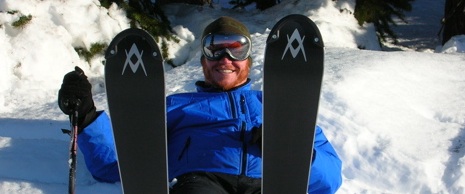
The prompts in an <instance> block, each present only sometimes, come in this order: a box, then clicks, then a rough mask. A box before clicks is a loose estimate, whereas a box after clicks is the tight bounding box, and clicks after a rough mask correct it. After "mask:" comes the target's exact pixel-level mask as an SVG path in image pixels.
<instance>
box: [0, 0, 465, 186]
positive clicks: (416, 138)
mask: <svg viewBox="0 0 465 194" xmlns="http://www.w3.org/2000/svg"><path fill="white" fill-rule="evenodd" d="M225 1H226V0H225ZM222 2H223V1H220V0H218V1H213V3H214V7H213V8H210V7H208V6H204V7H199V6H192V5H181V4H177V5H169V6H167V7H165V10H166V14H167V16H168V18H169V20H170V21H171V22H172V26H173V29H174V31H175V32H176V33H177V36H178V38H179V39H180V42H179V43H170V52H171V55H170V58H172V59H173V61H174V63H175V64H177V65H180V66H179V67H177V68H174V69H173V68H171V67H169V66H168V65H166V79H167V82H166V92H167V94H173V93H179V92H191V91H194V90H195V88H194V84H193V83H194V81H196V80H201V79H202V77H203V75H202V71H201V67H200V64H199V57H200V52H199V49H198V48H199V41H198V38H199V36H200V34H201V31H202V30H203V28H204V27H205V26H206V25H207V24H208V23H209V22H211V21H213V20H214V19H216V18H217V17H218V16H221V15H227V16H232V17H235V18H237V19H238V20H240V21H243V22H244V23H245V24H246V25H247V26H248V27H249V29H250V31H251V33H252V39H253V45H254V47H253V53H252V57H253V59H254V63H253V68H252V70H251V75H250V77H251V78H252V79H253V89H257V90H261V88H262V84H263V80H262V71H263V55H264V48H265V40H266V38H267V36H268V33H269V31H270V29H271V28H272V27H273V25H274V24H275V23H276V22H277V21H278V20H279V19H281V18H282V17H284V16H286V15H288V14H295V13H298V14H303V15H305V16H308V17H309V18H311V19H312V20H314V21H315V23H316V24H317V25H318V27H319V28H320V31H321V33H322V35H323V39H324V42H325V46H326V50H325V74H324V83H323V88H322V94H321V101H320V108H319V116H318V124H319V125H320V126H321V127H322V128H323V130H324V132H325V134H326V136H327V137H328V139H329V140H330V141H331V143H332V144H333V146H334V147H335V149H336V151H337V152H338V154H339V156H340V157H341V159H342V161H343V169H342V176H343V184H342V186H341V188H340V189H339V191H338V193H340V194H346V193H347V194H349V193H350V194H353V193H454V194H455V193H465V76H464V75H465V54H464V53H465V35H461V36H460V35H459V36H455V37H454V38H453V39H452V40H451V41H449V42H448V43H447V44H445V45H444V46H441V45H440V41H439V40H438V37H436V32H437V31H438V30H439V28H440V24H438V22H439V21H440V19H441V17H442V14H443V13H442V10H443V5H444V0H416V1H415V2H414V3H413V11H412V12H410V13H407V18H406V19H407V20H408V21H409V23H408V24H402V25H399V26H398V27H397V28H396V29H395V31H397V32H398V33H399V42H400V43H399V45H388V47H389V48H381V47H380V46H379V44H378V42H377V38H376V33H375V31H374V27H373V25H371V24H364V25H363V26H359V25H358V24H357V21H356V20H355V19H354V17H353V15H352V14H353V10H354V6H355V1H354V0H339V1H333V0H312V1H294V0H283V1H282V3H281V4H279V5H277V6H275V7H273V8H270V9H268V10H265V11H258V10H255V9H254V8H253V7H247V8H246V9H235V10H231V9H229V8H225V6H224V4H222ZM426 10H428V11H426ZM27 15H31V16H32V20H31V21H30V22H29V23H28V24H27V25H25V26H23V27H21V28H15V27H13V26H12V23H13V22H15V21H17V20H18V19H19V17H20V16H27ZM128 27H129V21H128V19H127V18H126V17H125V13H124V11H123V10H121V9H119V8H118V7H116V6H112V7H111V8H110V9H105V8H103V7H101V6H100V3H99V1H98V0H80V1H56V0H40V1H39V0H31V1H17V0H0V45H1V46H0V48H1V49H0V58H1V59H2V62H1V64H0V193H9V194H14V193H20V194H42V193H45V194H62V193H66V192H67V190H68V153H69V150H68V149H69V139H70V138H69V136H67V135H63V134H62V133H61V130H60V129H62V128H69V122H68V118H67V116H65V115H64V114H63V113H62V112H61V111H60V110H59V108H58V106H57V93H58V90H59V88H60V85H61V82H62V79H63V76H64V75H65V74H66V73H67V72H69V71H72V70H73V69H74V66H79V67H81V68H82V69H84V71H85V73H86V74H87V75H88V77H89V79H90V81H91V83H92V86H93V94H94V100H95V103H96V106H97V108H98V109H103V110H107V104H106V96H105V89H104V78H103V76H104V75H103V69H104V66H103V64H102V62H103V61H104V57H103V56H102V55H99V56H97V57H95V58H94V59H93V60H92V61H91V62H90V63H87V62H86V61H85V60H84V59H83V58H80V57H79V56H78V55H77V53H76V52H75V50H74V47H85V48H89V47H90V45H91V44H93V43H97V42H98V43H107V44H108V43H109V42H110V41H111V39H112V38H113V37H114V36H115V35H116V34H117V33H118V32H120V31H122V30H123V29H126V28H128ZM419 29H421V30H419ZM359 48H363V49H364V50H361V49H359ZM382 50H390V52H387V51H382ZM393 50H396V51H393ZM80 156H82V155H81V154H80V153H78V170H77V182H76V191H77V193H121V188H120V187H121V184H120V183H114V184H108V183H100V182H97V181H96V180H94V179H93V178H92V176H91V175H90V173H89V172H88V171H87V169H86V167H85V164H84V160H83V158H82V157H80ZM134 178H137V177H134Z"/></svg>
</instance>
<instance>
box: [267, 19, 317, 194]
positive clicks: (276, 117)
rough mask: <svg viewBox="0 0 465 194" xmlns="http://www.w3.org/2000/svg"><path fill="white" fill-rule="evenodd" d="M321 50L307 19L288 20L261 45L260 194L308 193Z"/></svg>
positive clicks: (312, 25)
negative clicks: (264, 44)
mask: <svg viewBox="0 0 465 194" xmlns="http://www.w3.org/2000/svg"><path fill="white" fill-rule="evenodd" d="M323 58H324V45H323V40H322V38H321V34H320V32H319V30H318V27H317V26H316V25H315V23H313V21H311V20H310V19H309V18H308V17H306V16H303V15H289V16H286V17H284V18H283V19H281V20H280V21H279V22H278V23H276V25H275V26H274V27H273V29H272V30H271V32H270V34H269V36H268V39H267V41H266V50H265V65H264V77H263V79H264V81H263V95H264V97H263V98H264V99H263V103H264V105H263V117H264V118H263V123H264V124H263V179H262V180H263V182H262V193H264V194H283V193H292V194H305V193H307V189H308V179H309V173H310V165H311V159H312V154H313V143H314V137H315V126H316V118H317V115H318V103H319V97H320V90H321V82H322V77H323Z"/></svg>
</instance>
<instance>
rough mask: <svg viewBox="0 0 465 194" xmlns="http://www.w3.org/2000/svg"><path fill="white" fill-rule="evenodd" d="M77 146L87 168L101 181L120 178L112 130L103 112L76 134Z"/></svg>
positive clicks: (111, 181) (114, 180)
mask: <svg viewBox="0 0 465 194" xmlns="http://www.w3.org/2000/svg"><path fill="white" fill-rule="evenodd" d="M78 146H79V149H80V151H81V152H82V154H83V156H84V161H85V163H86V166H87V169H88V170H89V171H90V173H91V174H92V176H93V177H94V178H95V179H96V180H97V181H101V182H110V183H113V182H116V181H119V180H120V177H119V170H118V163H117V157H116V150H115V144H114V139H113V131H112V129H111V124H110V119H109V118H108V115H107V114H106V113H105V112H99V113H98V117H97V119H95V121H94V122H92V123H91V124H90V125H89V126H87V127H86V128H84V130H83V131H82V132H81V133H80V134H79V135H78Z"/></svg>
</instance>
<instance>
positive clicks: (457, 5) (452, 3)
mask: <svg viewBox="0 0 465 194" xmlns="http://www.w3.org/2000/svg"><path fill="white" fill-rule="evenodd" d="M442 22H443V30H444V31H443V34H442V44H443V45H444V44H445V43H446V42H447V41H449V39H450V38H452V36H455V35H459V34H465V0H446V4H445V6H444V18H443V21H442Z"/></svg>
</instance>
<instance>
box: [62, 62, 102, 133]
mask: <svg viewBox="0 0 465 194" xmlns="http://www.w3.org/2000/svg"><path fill="white" fill-rule="evenodd" d="M58 106H59V107H60V109H61V111H63V113H65V114H66V115H69V116H70V120H71V119H72V116H73V114H74V112H75V111H76V110H77V112H78V121H77V125H78V133H81V132H82V129H83V128H85V127H87V125H89V124H90V123H91V122H92V121H94V120H95V118H96V117H97V113H96V111H95V110H96V109H95V105H94V100H93V99H92V85H90V83H89V81H88V80H87V76H86V75H85V74H84V71H82V69H81V68H79V67H77V66H76V67H75V70H74V71H71V72H69V73H67V74H66V75H65V77H64V78H63V84H61V89H60V91H59V92H58Z"/></svg>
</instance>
